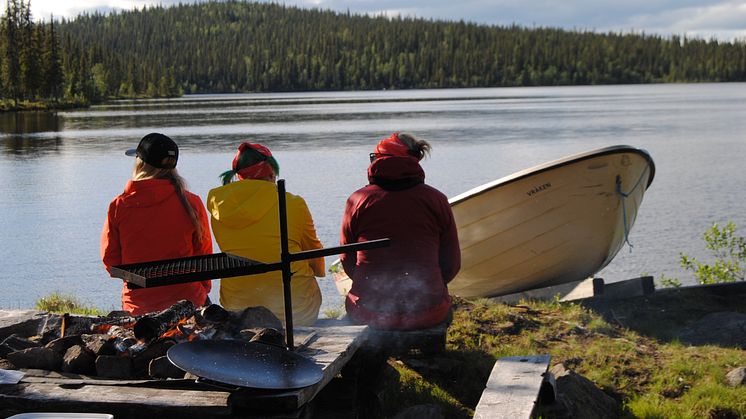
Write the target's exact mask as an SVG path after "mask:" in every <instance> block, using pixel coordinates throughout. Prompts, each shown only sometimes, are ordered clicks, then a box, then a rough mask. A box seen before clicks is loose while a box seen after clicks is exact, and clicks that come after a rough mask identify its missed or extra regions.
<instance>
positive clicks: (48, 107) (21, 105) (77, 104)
mask: <svg viewBox="0 0 746 419" xmlns="http://www.w3.org/2000/svg"><path fill="white" fill-rule="evenodd" d="M88 106H90V104H89V103H88V102H86V101H82V100H65V101H57V102H55V101H48V100H21V101H19V102H18V103H17V104H16V103H15V102H13V101H12V100H8V99H2V100H0V112H23V111H57V110H64V109H77V108H87V107H88Z"/></svg>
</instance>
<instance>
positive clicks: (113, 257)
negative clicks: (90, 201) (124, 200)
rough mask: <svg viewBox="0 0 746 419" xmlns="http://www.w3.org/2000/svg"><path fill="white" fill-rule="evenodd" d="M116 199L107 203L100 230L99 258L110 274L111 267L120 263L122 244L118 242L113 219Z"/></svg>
mask: <svg viewBox="0 0 746 419" xmlns="http://www.w3.org/2000/svg"><path fill="white" fill-rule="evenodd" d="M115 213H116V200H114V201H113V202H112V203H110V204H109V210H108V211H107V213H106V220H105V221H104V227H103V229H102V231H101V260H102V261H103V262H104V267H105V268H106V270H107V271H108V272H109V274H111V267H112V266H116V265H120V264H121V263H122V246H121V245H120V243H119V230H118V228H117V225H116V221H115V219H114V214H115Z"/></svg>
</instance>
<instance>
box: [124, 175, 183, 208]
mask: <svg viewBox="0 0 746 419" xmlns="http://www.w3.org/2000/svg"><path fill="white" fill-rule="evenodd" d="M175 194H176V188H174V185H173V184H172V183H171V181H170V180H168V179H145V180H129V181H127V184H126V185H125V186H124V194H123V195H124V196H126V199H125V200H123V201H122V205H123V206H125V207H138V208H146V207H152V206H155V205H159V204H160V203H162V202H163V201H166V200H168V199H170V198H171V197H173V196H174V195H175Z"/></svg>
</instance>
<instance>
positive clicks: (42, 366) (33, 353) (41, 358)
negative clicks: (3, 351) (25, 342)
mask: <svg viewBox="0 0 746 419" xmlns="http://www.w3.org/2000/svg"><path fill="white" fill-rule="evenodd" d="M8 361H10V362H12V363H13V365H15V366H16V367H18V368H33V369H39V370H50V371H59V370H60V366H61V365H62V355H60V354H59V353H57V352H55V351H53V350H51V349H49V348H43V347H38V348H29V349H24V350H22V351H16V352H11V353H9V354H8Z"/></svg>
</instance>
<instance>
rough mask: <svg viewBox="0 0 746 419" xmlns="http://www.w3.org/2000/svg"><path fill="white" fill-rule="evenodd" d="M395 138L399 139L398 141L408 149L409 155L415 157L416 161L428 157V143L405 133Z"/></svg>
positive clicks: (430, 147) (429, 147)
mask: <svg viewBox="0 0 746 419" xmlns="http://www.w3.org/2000/svg"><path fill="white" fill-rule="evenodd" d="M397 137H398V138H399V141H401V142H402V143H404V145H406V146H407V148H409V154H411V155H413V156H414V157H417V160H422V159H423V158H424V157H425V156H429V155H430V150H432V146H430V143H428V142H427V141H425V140H418V139H417V138H416V137H415V136H414V135H412V134H409V133H406V132H401V133H399V134H397Z"/></svg>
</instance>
